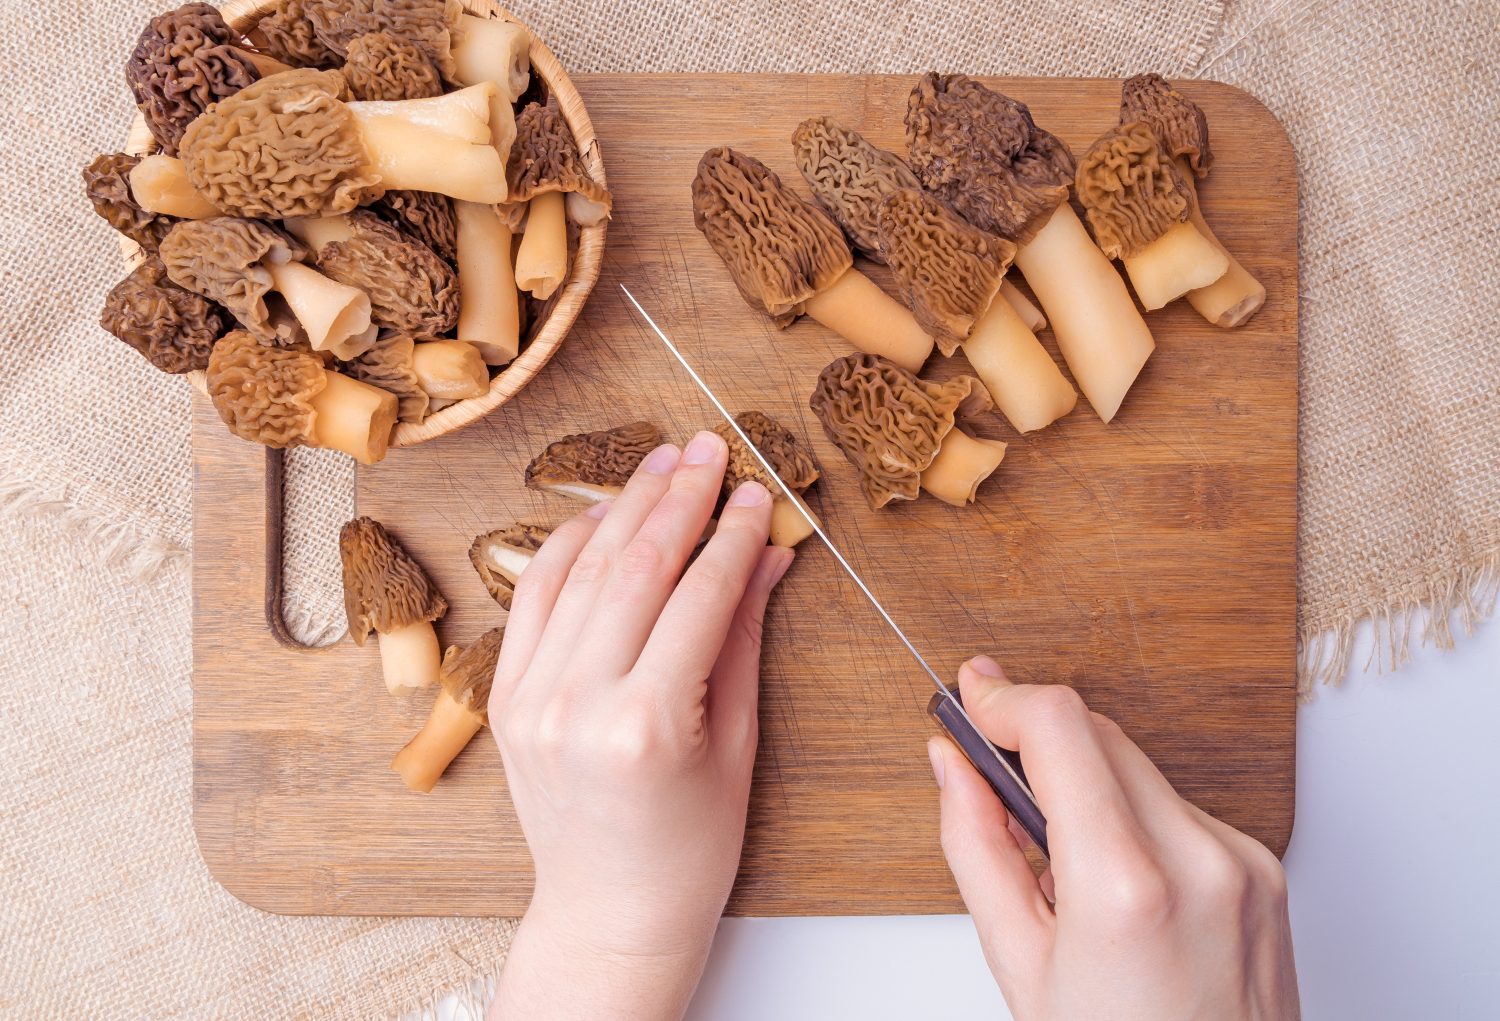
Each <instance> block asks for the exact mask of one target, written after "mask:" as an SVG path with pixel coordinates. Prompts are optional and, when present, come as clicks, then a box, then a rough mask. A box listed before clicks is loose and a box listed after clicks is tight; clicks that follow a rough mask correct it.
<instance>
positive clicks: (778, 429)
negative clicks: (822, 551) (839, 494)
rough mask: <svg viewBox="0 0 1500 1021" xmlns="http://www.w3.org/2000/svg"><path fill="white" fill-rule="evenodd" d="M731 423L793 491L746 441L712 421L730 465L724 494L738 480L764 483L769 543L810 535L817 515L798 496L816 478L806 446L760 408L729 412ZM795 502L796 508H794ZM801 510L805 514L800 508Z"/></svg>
mask: <svg viewBox="0 0 1500 1021" xmlns="http://www.w3.org/2000/svg"><path fill="white" fill-rule="evenodd" d="M734 421H735V424H736V425H738V426H739V427H740V428H741V429H743V430H744V431H745V435H746V436H749V437H750V442H751V443H753V444H755V449H756V450H759V451H760V452H761V456H763V457H764V458H765V459H766V460H767V461H769V462H770V463H771V467H772V468H775V469H776V474H777V476H779V477H780V478H781V481H783V482H785V483H786V484H787V488H789V489H790V490H791V491H792V496H791V498H790V499H788V498H787V494H786V493H785V492H784V491H783V490H782V488H781V487H780V486H778V485H777V484H776V480H775V479H773V478H772V477H771V476H770V475H768V474H767V473H766V469H765V468H764V467H763V466H762V465H761V463H760V461H759V460H758V459H757V458H756V456H755V454H754V452H752V451H751V450H750V448H748V447H746V446H745V441H744V440H742V439H740V437H739V434H738V433H736V432H735V431H734V430H733V429H731V428H730V427H729V425H728V423H725V422H721V423H720V424H718V425H716V426H714V432H716V433H718V434H719V435H720V436H722V437H724V442H725V443H726V444H728V446H729V464H728V465H727V466H726V467H725V469H724V495H725V496H728V495H729V494H730V493H733V492H734V491H735V489H736V488H738V487H739V485H740V484H741V483H743V482H749V481H751V480H754V481H755V482H759V483H760V484H761V485H763V486H765V487H766V489H767V490H768V491H769V492H770V494H771V500H772V503H771V544H772V545H773V546H787V547H791V546H795V545H797V544H798V543H799V542H801V541H802V540H803V539H806V538H807V537H808V536H809V535H812V534H813V527H812V524H811V522H809V521H808V518H809V517H811V518H812V519H813V520H814V521H816V520H817V516H816V515H814V514H813V512H812V510H811V509H810V508H809V507H808V506H807V504H806V503H803V501H802V491H803V490H805V489H806V488H807V487H808V486H810V485H812V484H813V483H814V482H816V481H818V476H819V472H818V466H817V463H816V462H814V461H813V459H812V455H811V454H809V453H808V452H807V448H805V447H804V446H802V444H801V443H800V442H798V440H797V437H796V435H795V434H794V433H793V432H792V431H791V430H790V429H788V428H786V426H784V425H782V424H781V423H780V422H778V421H776V420H775V419H774V418H771V417H770V416H769V415H766V414H764V413H763V412H759V411H742V412H740V413H739V414H738V415H735V416H734ZM799 506H800V510H799ZM804 511H805V512H806V515H804V514H803V512H804Z"/></svg>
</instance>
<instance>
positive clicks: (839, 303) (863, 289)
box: [805, 269, 933, 373]
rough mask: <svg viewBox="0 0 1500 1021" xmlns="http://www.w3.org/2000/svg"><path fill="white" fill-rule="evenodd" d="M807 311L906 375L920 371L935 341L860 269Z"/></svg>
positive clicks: (821, 294) (821, 295)
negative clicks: (893, 363) (891, 363)
mask: <svg viewBox="0 0 1500 1021" xmlns="http://www.w3.org/2000/svg"><path fill="white" fill-rule="evenodd" d="M805 311H806V312H807V314H808V315H810V316H812V317H813V318H814V319H816V320H817V321H818V322H820V323H822V324H823V325H824V326H826V327H828V328H829V329H830V330H832V331H833V332H834V333H837V334H838V335H839V336H841V337H843V338H844V339H845V340H847V341H848V342H849V343H851V344H853V345H854V346H855V347H857V348H859V349H860V350H861V351H868V352H870V353H871V354H877V355H880V356H881V357H883V358H886V359H889V360H890V361H892V362H895V363H896V364H897V365H899V366H901V367H902V368H903V369H905V370H906V371H907V372H911V373H916V372H919V371H921V368H922V364H923V363H924V362H926V361H927V356H928V355H930V354H932V345H933V340H932V337H931V336H930V335H929V334H928V333H927V331H926V330H924V329H922V327H921V324H919V323H918V322H917V320H916V317H914V316H913V315H912V314H911V312H910V311H909V310H908V309H907V308H906V306H905V305H902V304H901V303H900V302H899V301H897V300H896V299H895V298H892V297H891V296H890V295H889V294H886V293H885V292H884V291H882V290H881V289H880V288H879V287H877V286H876V285H875V282H874V281H873V280H871V279H870V278H869V277H867V276H865V275H864V274H863V273H861V272H860V271H859V270H857V269H849V270H847V271H846V272H845V273H844V275H843V276H841V277H839V278H838V279H837V280H835V281H834V282H833V284H832V285H831V286H829V287H826V288H824V289H823V290H821V291H819V292H818V293H817V294H815V295H813V296H812V297H811V298H809V299H807V304H806V306H805Z"/></svg>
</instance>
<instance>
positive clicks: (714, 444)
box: [682, 432, 724, 464]
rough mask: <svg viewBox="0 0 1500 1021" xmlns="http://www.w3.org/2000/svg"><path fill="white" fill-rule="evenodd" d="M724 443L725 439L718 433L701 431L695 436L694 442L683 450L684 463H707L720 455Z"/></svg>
mask: <svg viewBox="0 0 1500 1021" xmlns="http://www.w3.org/2000/svg"><path fill="white" fill-rule="evenodd" d="M723 445H724V441H723V440H722V439H721V438H720V437H719V434H718V433H711V432H701V433H699V434H698V435H697V436H694V437H693V442H691V443H689V444H688V445H687V449H686V450H684V451H683V452H682V463H683V464H707V463H708V462H709V461H712V460H713V459H714V458H715V457H716V456H718V453H719V448H720V447H722V446H723Z"/></svg>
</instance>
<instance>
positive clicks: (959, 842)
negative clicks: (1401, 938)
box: [928, 656, 1300, 1021]
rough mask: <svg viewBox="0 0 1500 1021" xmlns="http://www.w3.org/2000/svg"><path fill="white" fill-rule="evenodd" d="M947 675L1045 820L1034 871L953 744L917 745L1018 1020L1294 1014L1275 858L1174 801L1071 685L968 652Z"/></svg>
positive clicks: (1138, 754)
mask: <svg viewBox="0 0 1500 1021" xmlns="http://www.w3.org/2000/svg"><path fill="white" fill-rule="evenodd" d="M959 685H960V689H961V691H962V693H963V700H964V706H965V707H966V708H967V710H968V713H969V716H970V717H971V718H972V719H973V721H974V723H975V725H976V726H978V727H979V728H980V729H981V730H982V731H984V732H985V734H986V735H988V736H989V738H990V739H991V740H992V741H994V742H995V743H996V744H997V745H999V746H1000V747H1003V748H1009V749H1012V750H1015V751H1019V752H1020V753H1021V757H1022V759H1023V760H1024V761H1025V763H1026V770H1027V775H1028V777H1029V778H1030V780H1031V783H1032V789H1033V791H1034V793H1035V794H1036V797H1037V802H1038V803H1039V804H1040V806H1041V808H1042V811H1043V812H1044V813H1045V814H1046V816H1047V837H1048V843H1049V845H1050V848H1051V852H1052V864H1051V868H1050V869H1049V870H1048V871H1047V872H1045V873H1043V875H1042V877H1041V879H1040V880H1039V879H1038V878H1037V877H1036V876H1035V875H1033V873H1032V869H1031V866H1030V865H1029V864H1028V863H1027V861H1026V857H1025V854H1024V853H1023V851H1022V847H1023V844H1022V842H1021V841H1023V840H1024V839H1025V835H1024V833H1022V832H1021V830H1020V828H1019V827H1013V826H1012V825H1011V824H1010V823H1011V821H1010V819H1009V817H1008V814H1007V812H1006V811H1005V808H1004V806H1003V805H1002V804H1001V803H1000V801H999V799H998V798H996V797H995V795H994V793H993V792H992V791H991V790H990V788H989V786H988V785H987V784H986V783H985V782H984V780H983V779H982V778H981V777H980V776H979V774H978V773H977V772H976V771H975V770H974V767H973V766H972V765H970V764H969V761H968V760H967V759H965V758H964V755H963V753H962V752H961V751H959V750H958V748H957V746H955V745H954V744H953V743H952V742H951V741H949V740H948V739H947V738H944V737H935V738H933V739H932V741H931V742H930V743H929V745H928V752H929V754H930V755H931V757H932V760H933V771H934V773H935V774H936V776H937V779H938V785H939V786H940V788H941V795H940V800H941V805H942V840H943V852H944V854H945V855H946V856H947V858H948V864H949V867H951V868H952V870H953V875H954V878H955V879H956V880H957V881H958V887H959V890H960V892H961V893H962V894H963V898H964V902H965V903H966V904H967V905H968V907H969V911H970V913H971V914H972V915H973V918H974V926H975V928H976V929H978V930H979V938H980V942H981V944H982V945H983V949H984V955H985V960H986V961H988V962H989V966H990V970H991V971H992V972H993V973H994V976H995V980H996V981H997V982H998V983H999V984H1000V990H1001V992H1002V993H1003V994H1004V995H1005V1000H1006V1003H1007V1004H1008V1005H1009V1007H1010V1009H1011V1012H1012V1013H1013V1014H1014V1015H1015V1017H1016V1018H1017V1021H1035V1019H1073V1018H1110V1019H1140V1021H1146V1019H1150V1021H1166V1019H1179V1018H1181V1019H1186V1018H1214V1019H1251V1018H1256V1019H1261V1018H1276V1019H1284V1018H1297V1017H1299V1016H1300V1008H1299V1006H1298V999H1297V974H1296V967H1295V964H1294V963H1293V960H1292V934H1291V927H1290V925H1289V923H1288V919H1287V899H1286V876H1285V874H1284V873H1283V872H1282V869H1281V863H1280V862H1278V861H1277V860H1276V857H1275V855H1273V854H1271V852H1270V851H1268V850H1267V849H1266V848H1265V847H1264V845H1262V844H1260V843H1259V842H1258V841H1256V840H1254V839H1252V838H1250V837H1247V836H1246V835H1245V834H1243V833H1240V832H1239V831H1238V830H1235V829H1232V828H1231V827H1229V826H1227V825H1225V824H1224V823H1221V822H1219V821H1218V820H1217V819H1214V818H1212V817H1210V816H1209V815H1207V814H1206V813H1204V812H1202V811H1200V810H1199V809H1198V808H1195V807H1194V806H1193V805H1190V804H1188V803H1187V802H1186V801H1184V800H1183V799H1182V798H1180V797H1178V795H1177V792H1176V791H1174V790H1173V789H1172V786H1171V784H1169V783H1168V782H1167V780H1166V778H1165V777H1163V776H1162V775H1161V773H1160V772H1158V771H1157V769H1156V767H1155V766H1154V765H1153V764H1152V763H1151V760H1150V759H1148V758H1147V757H1146V755H1145V753H1143V752H1142V751H1141V750H1140V749H1139V748H1138V747H1136V745H1135V743H1134V742H1133V741H1131V740H1130V738H1128V737H1126V736H1125V734H1124V732H1123V731H1121V730H1120V728H1119V727H1118V726H1116V725H1115V724H1114V723H1113V722H1112V721H1110V720H1108V719H1106V718H1105V717H1103V716H1100V715H1099V714H1097V713H1091V712H1089V710H1088V707H1087V706H1085V705H1084V703H1083V700H1082V699H1081V698H1079V697H1078V695H1077V693H1076V692H1074V691H1073V689H1072V688H1069V687H1067V686H1065V685H1050V684H1049V685H1036V684H1012V683H1010V682H1009V681H1008V680H1006V679H1005V675H1004V673H1003V671H1001V669H1000V667H999V666H998V665H996V664H995V662H994V661H993V660H991V659H989V658H988V657H983V656H981V657H979V658H977V659H973V660H970V661H969V662H968V663H965V664H964V666H963V668H962V670H961V671H960V673H959ZM1017 834H1019V835H1020V838H1021V839H1020V840H1018V839H1017Z"/></svg>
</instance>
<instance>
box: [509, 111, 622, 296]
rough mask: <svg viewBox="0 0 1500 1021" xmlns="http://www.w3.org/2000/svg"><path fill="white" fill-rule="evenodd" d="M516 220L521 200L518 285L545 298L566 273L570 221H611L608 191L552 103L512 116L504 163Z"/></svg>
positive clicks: (588, 223)
mask: <svg viewBox="0 0 1500 1021" xmlns="http://www.w3.org/2000/svg"><path fill="white" fill-rule="evenodd" d="M505 173H506V177H507V178H508V180H509V188H510V198H509V200H508V201H507V203H506V204H507V206H508V207H509V209H510V211H511V219H512V221H513V222H514V221H515V220H517V219H518V218H519V212H520V210H521V208H522V203H525V206H524V208H525V211H526V226H525V232H524V233H523V234H522V235H521V247H520V248H519V249H517V251H516V286H517V287H519V288H521V290H523V291H529V292H530V293H531V295H532V297H534V298H537V299H538V300H542V301H545V300H546V299H547V298H550V297H552V293H553V292H554V291H556V290H557V289H558V287H560V286H561V285H562V282H563V278H564V277H566V276H567V274H568V225H567V221H568V220H569V219H571V220H572V221H573V222H574V223H576V224H578V225H579V226H581V227H592V226H594V225H596V224H599V223H602V222H604V221H605V220H607V219H609V212H610V206H611V204H612V200H611V199H610V194H609V190H608V189H607V188H605V187H604V185H602V184H600V183H599V182H598V181H595V180H594V179H593V178H592V177H590V176H589V172H588V169H587V168H585V167H584V165H583V157H582V156H581V155H579V152H578V143H577V142H576V141H575V140H574V138H573V129H572V128H570V127H568V122H567V121H565V120H563V116H562V114H561V113H559V112H558V110H557V107H555V106H552V105H550V104H549V105H547V106H543V105H541V104H540V103H528V104H527V105H526V109H524V110H522V111H521V116H520V117H518V118H516V141H515V144H514V145H512V146H511V149H510V159H509V161H508V162H507V164H506V169H505Z"/></svg>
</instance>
